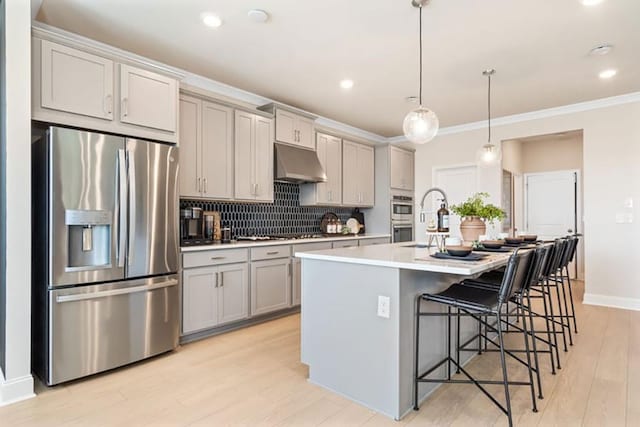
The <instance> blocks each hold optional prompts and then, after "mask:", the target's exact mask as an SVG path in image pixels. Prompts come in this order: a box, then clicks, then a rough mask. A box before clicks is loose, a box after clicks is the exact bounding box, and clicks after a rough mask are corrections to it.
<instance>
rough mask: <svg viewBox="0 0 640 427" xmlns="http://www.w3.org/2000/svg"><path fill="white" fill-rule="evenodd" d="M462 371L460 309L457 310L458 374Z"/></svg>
mask: <svg viewBox="0 0 640 427" xmlns="http://www.w3.org/2000/svg"><path fill="white" fill-rule="evenodd" d="M459 373H460V309H459V308H458V309H457V310H456V374H459Z"/></svg>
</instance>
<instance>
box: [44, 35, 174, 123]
mask: <svg viewBox="0 0 640 427" xmlns="http://www.w3.org/2000/svg"><path fill="white" fill-rule="evenodd" d="M41 55H42V63H41V73H42V75H41V79H42V81H41V106H42V107H44V108H51V109H54V110H59V111H66V112H69V113H74V114H81V115H84V116H90V117H97V118H100V119H106V120H113V62H112V61H110V60H108V59H105V58H101V57H99V56H96V55H91V54H89V53H85V52H82V51H79V50H76V49H72V48H69V47H66V46H62V45H59V44H56V43H51V42H49V41H47V40H42V51H41ZM174 120H175V119H174Z"/></svg>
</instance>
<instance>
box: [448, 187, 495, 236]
mask: <svg viewBox="0 0 640 427" xmlns="http://www.w3.org/2000/svg"><path fill="white" fill-rule="evenodd" d="M488 197H489V194H488V193H476V194H474V195H473V196H471V197H469V198H468V199H467V200H466V201H464V202H462V203H460V204H459V205H453V206H451V210H452V211H453V213H455V214H456V215H459V216H460V218H462V221H461V222H460V233H461V234H462V238H463V240H464V241H466V242H475V241H477V240H478V238H479V236H480V235H481V234H485V233H486V231H487V225H486V223H485V222H489V223H493V222H494V221H495V220H502V219H504V218H505V216H506V214H505V212H504V211H503V210H502V209H500V208H499V207H497V206H495V205H492V204H490V203H485V201H484V199H486V198H488Z"/></svg>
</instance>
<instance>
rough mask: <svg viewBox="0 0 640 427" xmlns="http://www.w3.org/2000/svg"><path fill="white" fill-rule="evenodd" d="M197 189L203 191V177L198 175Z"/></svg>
mask: <svg viewBox="0 0 640 427" xmlns="http://www.w3.org/2000/svg"><path fill="white" fill-rule="evenodd" d="M196 191H197V192H198V193H200V192H202V178H200V177H198V182H197V184H196Z"/></svg>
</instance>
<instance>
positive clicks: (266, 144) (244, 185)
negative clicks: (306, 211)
mask: <svg viewBox="0 0 640 427" xmlns="http://www.w3.org/2000/svg"><path fill="white" fill-rule="evenodd" d="M234 181H235V192H234V193H235V198H236V199H240V200H249V201H262V202H273V120H272V119H269V118H266V117H262V116H260V115H257V114H252V113H248V112H245V111H239V110H236V112H235V180H234Z"/></svg>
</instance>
